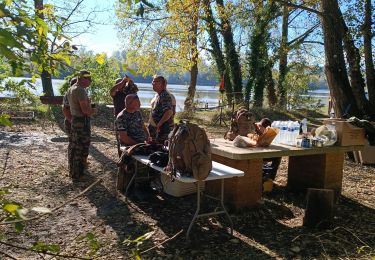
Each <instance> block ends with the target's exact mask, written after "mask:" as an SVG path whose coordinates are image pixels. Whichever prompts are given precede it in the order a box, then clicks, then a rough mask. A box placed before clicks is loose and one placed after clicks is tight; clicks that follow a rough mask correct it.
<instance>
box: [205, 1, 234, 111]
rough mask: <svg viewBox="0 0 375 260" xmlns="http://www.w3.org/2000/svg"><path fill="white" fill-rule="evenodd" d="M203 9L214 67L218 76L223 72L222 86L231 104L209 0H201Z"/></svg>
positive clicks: (229, 84) (226, 75)
mask: <svg viewBox="0 0 375 260" xmlns="http://www.w3.org/2000/svg"><path fill="white" fill-rule="evenodd" d="M203 5H204V10H205V13H206V17H205V19H206V24H207V28H208V35H209V38H210V43H211V48H212V56H213V58H214V60H215V62H216V67H217V71H218V75H219V78H220V79H221V76H222V75H223V74H224V87H225V92H226V97H227V100H228V103H229V104H232V99H233V94H232V92H233V88H232V84H231V82H230V77H229V73H228V71H227V70H226V69H225V61H224V55H223V52H222V51H221V48H220V42H219V38H218V36H217V31H216V28H215V25H214V24H215V20H214V18H213V15H212V9H211V5H210V0H203Z"/></svg>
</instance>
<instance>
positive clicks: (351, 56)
mask: <svg viewBox="0 0 375 260" xmlns="http://www.w3.org/2000/svg"><path fill="white" fill-rule="evenodd" d="M338 13H339V16H338V19H340V20H341V23H342V29H343V31H342V35H343V36H344V37H343V42H344V50H345V52H346V60H347V63H348V69H349V79H350V84H351V87H352V90H353V95H354V97H355V101H356V103H357V106H358V108H359V109H360V110H361V113H362V114H369V113H370V110H371V109H370V107H369V102H368V100H367V98H366V95H365V80H364V78H363V76H362V73H361V56H360V54H359V50H358V48H357V47H356V46H355V44H354V40H353V37H352V35H351V34H350V31H349V28H348V27H347V26H346V23H345V20H344V18H343V16H342V13H341V10H340V8H339V9H338Z"/></svg>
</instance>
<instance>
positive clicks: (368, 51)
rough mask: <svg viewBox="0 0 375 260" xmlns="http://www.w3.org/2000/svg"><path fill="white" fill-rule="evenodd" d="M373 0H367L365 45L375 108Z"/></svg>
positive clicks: (370, 98)
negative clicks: (372, 43)
mask: <svg viewBox="0 0 375 260" xmlns="http://www.w3.org/2000/svg"><path fill="white" fill-rule="evenodd" d="M371 13H372V7H371V0H365V20H364V24H363V46H364V52H365V67H366V83H367V91H368V97H369V101H370V106H371V107H372V108H375V69H374V60H373V57H372V45H371V40H372V31H371V25H372V20H371Z"/></svg>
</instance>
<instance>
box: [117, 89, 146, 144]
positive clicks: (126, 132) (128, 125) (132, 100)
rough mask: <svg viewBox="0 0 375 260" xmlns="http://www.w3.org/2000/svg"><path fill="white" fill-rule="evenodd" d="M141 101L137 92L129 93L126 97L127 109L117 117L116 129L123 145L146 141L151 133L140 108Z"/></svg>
mask: <svg viewBox="0 0 375 260" xmlns="http://www.w3.org/2000/svg"><path fill="white" fill-rule="evenodd" d="M140 107H141V102H140V101H139V98H138V96H137V95H136V94H129V95H127V96H126V98H125V109H124V110H122V111H121V112H120V113H119V114H118V116H117V118H116V129H117V131H118V132H119V139H120V142H121V144H123V145H134V144H137V143H144V142H145V141H147V140H148V137H149V133H148V130H147V128H146V126H145V124H144V122H143V118H142V115H141V112H140V111H139V108H140Z"/></svg>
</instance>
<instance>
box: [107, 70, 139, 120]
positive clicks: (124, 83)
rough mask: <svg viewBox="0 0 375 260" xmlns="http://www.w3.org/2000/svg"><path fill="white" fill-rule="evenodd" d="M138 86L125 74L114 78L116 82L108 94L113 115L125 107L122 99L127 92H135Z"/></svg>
mask: <svg viewBox="0 0 375 260" xmlns="http://www.w3.org/2000/svg"><path fill="white" fill-rule="evenodd" d="M137 92H138V87H137V85H136V84H134V82H133V81H132V80H131V79H130V78H129V77H128V76H126V75H125V77H124V78H122V79H121V78H119V79H116V84H115V85H114V86H113V87H112V88H111V90H110V95H111V97H112V99H113V106H114V113H115V117H117V115H118V114H119V113H120V112H121V111H122V110H123V109H124V108H125V103H124V100H125V98H126V96H127V95H129V94H136V93H137Z"/></svg>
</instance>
